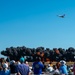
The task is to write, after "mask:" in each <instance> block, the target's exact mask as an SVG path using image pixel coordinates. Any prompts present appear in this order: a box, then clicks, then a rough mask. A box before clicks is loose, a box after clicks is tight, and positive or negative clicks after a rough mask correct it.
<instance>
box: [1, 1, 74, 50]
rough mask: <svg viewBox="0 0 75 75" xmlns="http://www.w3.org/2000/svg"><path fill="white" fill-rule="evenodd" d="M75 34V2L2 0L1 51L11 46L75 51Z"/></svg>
mask: <svg viewBox="0 0 75 75" xmlns="http://www.w3.org/2000/svg"><path fill="white" fill-rule="evenodd" d="M59 14H66V16H65V18H59V17H58V16H57V15H59ZM74 33H75V0H0V51H1V50H5V49H6V47H11V46H13V47H17V46H26V47H30V48H36V47H39V46H43V47H45V48H50V49H52V48H59V47H62V48H65V49H67V48H68V47H74V48H75V35H74Z"/></svg>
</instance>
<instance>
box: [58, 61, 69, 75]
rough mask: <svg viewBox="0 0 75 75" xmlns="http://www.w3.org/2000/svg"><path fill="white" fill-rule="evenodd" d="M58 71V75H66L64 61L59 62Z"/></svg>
mask: <svg viewBox="0 0 75 75" xmlns="http://www.w3.org/2000/svg"><path fill="white" fill-rule="evenodd" d="M59 71H60V75H68V70H67V66H66V62H65V61H64V60H62V61H60V68H59Z"/></svg>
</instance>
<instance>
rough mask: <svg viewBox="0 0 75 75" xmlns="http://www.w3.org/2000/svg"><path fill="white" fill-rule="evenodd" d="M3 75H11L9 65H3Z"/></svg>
mask: <svg viewBox="0 0 75 75" xmlns="http://www.w3.org/2000/svg"><path fill="white" fill-rule="evenodd" d="M2 75H10V70H9V69H8V65H7V64H6V63H4V64H3V71H2Z"/></svg>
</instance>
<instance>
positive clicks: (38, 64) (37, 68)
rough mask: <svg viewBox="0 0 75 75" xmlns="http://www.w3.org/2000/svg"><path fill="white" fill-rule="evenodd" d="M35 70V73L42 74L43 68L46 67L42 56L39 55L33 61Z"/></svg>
mask: <svg viewBox="0 0 75 75" xmlns="http://www.w3.org/2000/svg"><path fill="white" fill-rule="evenodd" d="M32 67H33V72H34V75H36V74H37V75H40V74H42V69H43V68H44V65H43V63H42V62H41V58H40V57H37V58H36V61H35V62H34V63H33V66H32Z"/></svg>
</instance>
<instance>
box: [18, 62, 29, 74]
mask: <svg viewBox="0 0 75 75" xmlns="http://www.w3.org/2000/svg"><path fill="white" fill-rule="evenodd" d="M18 72H19V73H20V74H21V75H28V74H29V72H30V71H29V67H28V66H27V65H26V64H24V63H22V64H18V66H17V73H18Z"/></svg>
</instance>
